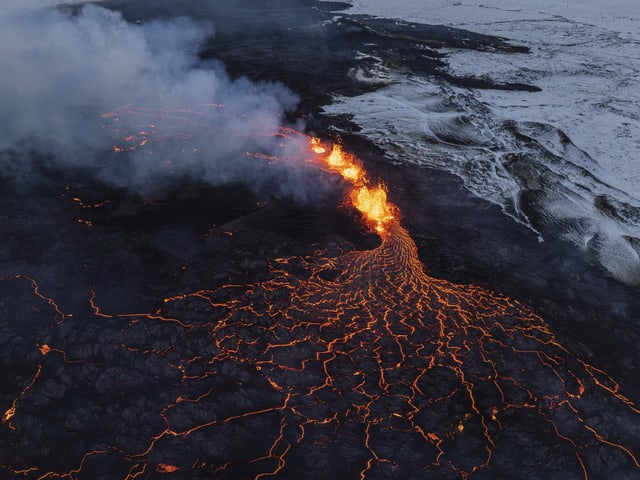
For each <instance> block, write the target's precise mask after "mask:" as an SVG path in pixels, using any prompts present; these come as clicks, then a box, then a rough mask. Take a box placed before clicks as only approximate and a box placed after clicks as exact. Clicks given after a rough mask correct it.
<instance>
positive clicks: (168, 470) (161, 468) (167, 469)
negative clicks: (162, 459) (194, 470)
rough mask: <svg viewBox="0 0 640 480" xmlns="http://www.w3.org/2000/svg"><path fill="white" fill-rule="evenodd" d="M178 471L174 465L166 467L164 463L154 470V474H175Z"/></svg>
mask: <svg viewBox="0 0 640 480" xmlns="http://www.w3.org/2000/svg"><path fill="white" fill-rule="evenodd" d="M178 470H180V469H179V468H178V467H176V466H175V465H167V464H166V463H161V464H159V465H158V467H157V468H156V472H158V473H173V472H177V471H178Z"/></svg>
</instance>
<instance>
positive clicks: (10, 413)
mask: <svg viewBox="0 0 640 480" xmlns="http://www.w3.org/2000/svg"><path fill="white" fill-rule="evenodd" d="M15 414H16V406H15V404H14V405H12V406H11V407H9V409H8V410H7V411H6V412H4V415H2V423H7V422H8V421H9V420H11V419H12V418H13V416H14V415H15Z"/></svg>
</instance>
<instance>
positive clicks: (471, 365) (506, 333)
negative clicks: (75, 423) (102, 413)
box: [2, 131, 640, 480]
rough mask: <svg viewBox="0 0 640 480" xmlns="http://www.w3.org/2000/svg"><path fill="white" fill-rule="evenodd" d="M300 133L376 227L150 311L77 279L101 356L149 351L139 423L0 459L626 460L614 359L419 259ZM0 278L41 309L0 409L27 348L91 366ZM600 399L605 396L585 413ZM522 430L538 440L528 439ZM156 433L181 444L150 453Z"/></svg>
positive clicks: (143, 357) (347, 466) (190, 468)
mask: <svg viewBox="0 0 640 480" xmlns="http://www.w3.org/2000/svg"><path fill="white" fill-rule="evenodd" d="M279 134H283V133H282V132H279ZM286 134H287V135H296V136H298V137H303V138H305V139H306V137H305V136H304V135H303V134H300V133H296V134H294V133H293V132H291V131H287V132H286ZM133 140H134V139H132V140H131V141H133ZM135 141H136V142H137V141H138V140H137V139H136V140H135ZM306 141H307V142H308V145H307V149H308V156H309V157H310V160H311V161H313V162H316V163H317V164H318V165H319V166H320V167H322V168H328V169H329V170H330V171H332V172H335V173H336V174H339V175H340V176H341V177H342V178H343V179H344V181H345V182H346V183H347V184H348V185H349V188H350V193H349V200H350V201H351V202H352V205H353V207H355V208H356V209H358V210H359V211H360V212H361V213H362V215H363V218H364V221H365V222H366V223H367V224H368V225H370V226H371V228H372V229H375V230H376V231H377V232H378V233H379V234H380V238H381V244H380V245H379V246H378V247H377V248H374V249H372V250H364V251H358V250H355V249H349V250H345V251H338V252H337V253H336V251H335V250H333V251H332V252H330V250H329V249H328V248H327V249H326V250H319V251H318V252H317V253H316V254H315V255H314V256H311V257H303V258H299V257H279V258H275V259H274V260H273V261H272V262H271V265H270V277H269V278H268V279H266V280H264V281H260V282H256V283H248V284H244V285H235V284H234V285H224V286H222V287H220V288H216V289H211V290H200V291H196V292H191V293H186V294H180V295H176V296H173V297H168V298H165V299H164V301H163V302H162V306H161V307H160V308H159V309H158V310H157V311H154V312H150V313H137V314H123V313H117V312H111V311H109V309H108V307H104V306H101V305H100V292H93V294H92V298H91V307H92V314H91V316H90V318H89V319H86V320H85V321H87V322H88V321H92V322H98V321H99V322H103V323H104V324H105V325H106V327H105V336H106V337H102V338H101V341H104V342H113V345H114V347H113V353H110V355H111V357H110V362H112V363H114V364H118V363H119V362H122V363H123V364H125V365H126V366H127V367H126V368H127V370H126V371H127V374H128V375H131V376H132V378H133V377H135V375H134V374H137V373H138V370H139V371H140V372H144V371H146V370H145V368H146V363H145V362H147V361H149V362H150V361H151V359H153V361H154V362H156V364H157V370H156V372H157V374H158V375H164V377H162V378H163V379H164V380H165V381H166V385H163V387H164V390H163V392H162V394H161V395H159V396H158V399H157V400H156V401H157V403H156V404H154V405H153V406H152V407H149V413H148V417H149V418H151V420H150V422H151V425H152V426H151V427H148V428H149V429H147V430H144V431H145V432H146V433H144V434H141V435H139V436H138V437H136V439H135V441H134V442H130V443H126V442H125V440H123V439H122V438H120V437H119V436H118V435H115V434H114V436H113V444H105V443H104V441H100V442H97V443H96V445H95V446H94V447H95V448H92V449H87V450H85V451H82V452H80V453H78V455H77V457H76V458H75V464H74V466H73V467H72V468H68V469H64V470H61V469H57V470H51V471H45V470H43V469H42V468H41V466H40V465H33V464H29V463H28V462H27V461H25V460H24V459H21V460H19V461H16V463H12V462H8V463H6V464H4V465H2V469H3V470H5V471H6V472H9V473H10V474H11V475H13V476H18V475H19V476H20V478H26V479H39V480H45V479H47V480H48V479H54V478H57V479H62V478H65V479H75V478H85V477H86V475H85V470H87V471H89V472H91V471H95V470H91V469H95V468H96V465H103V464H107V463H108V464H111V465H117V466H118V468H119V470H118V471H120V472H124V473H122V474H121V475H120V478H123V479H126V480H133V479H135V478H156V477H155V476H152V473H154V472H155V473H157V474H160V475H164V474H170V473H174V474H177V473H178V472H187V475H192V474H193V475H196V474H200V475H208V477H207V478H254V479H264V478H300V476H302V475H306V476H309V477H310V478H320V477H323V476H333V477H341V478H361V479H365V478H403V479H409V478H415V479H430V478H434V479H435V478H448V479H453V478H459V479H468V478H476V477H477V478H503V477H501V476H500V475H502V474H503V473H504V472H503V471H502V469H504V468H507V469H508V468H517V465H518V464H519V463H521V462H537V463H538V464H539V467H538V468H540V471H541V472H542V475H543V476H546V478H554V475H556V477H555V478H558V477H557V475H559V474H561V473H562V472H564V473H565V474H566V473H567V472H570V474H569V475H570V476H569V477H566V478H583V479H589V478H601V477H600V476H601V474H602V473H603V471H604V470H606V466H605V467H603V466H602V464H601V461H600V460H599V458H602V457H603V456H604V457H605V458H615V460H616V462H617V464H618V465H621V466H622V467H621V468H623V469H624V471H634V472H640V463H639V461H638V451H639V450H640V446H639V445H638V441H637V437H634V436H633V435H631V434H630V433H629V429H626V428H618V427H621V426H622V425H624V424H629V423H633V422H636V423H637V422H638V419H639V416H640V410H639V409H638V407H637V405H636V404H635V403H634V402H633V401H632V400H631V399H629V398H627V397H626V396H625V395H624V393H623V392H621V391H620V388H619V385H618V384H617V383H616V382H615V380H614V379H613V378H611V377H610V376H609V375H608V374H606V373H605V372H603V371H601V370H600V369H598V368H597V367H595V366H594V365H591V364H589V363H587V362H585V361H583V360H582V359H580V358H578V357H576V356H574V355H573V354H572V353H571V352H569V351H568V350H567V349H566V348H565V347H564V346H563V345H562V344H560V342H559V341H558V340H557V339H556V337H555V336H554V334H553V333H552V332H551V331H550V329H549V328H548V327H547V325H546V324H545V322H544V321H543V319H542V318H540V317H539V316H537V315H536V314H535V313H533V312H532V311H531V310H529V309H528V308H527V307H525V306H523V305H521V304H519V303H518V302H516V301H513V300H511V299H509V298H507V297H505V296H502V295H497V294H494V293H492V292H489V291H487V290H485V289H483V288H481V287H478V286H475V285H456V284H453V283H451V282H448V281H445V280H440V279H437V278H433V277H430V276H428V275H427V274H426V273H425V271H424V268H423V265H422V263H421V261H420V259H419V257H418V252H417V248H416V245H415V243H414V242H413V240H412V239H411V237H410V235H409V234H408V232H407V231H406V230H405V229H404V228H403V226H402V225H401V223H400V221H399V220H398V214H397V208H396V207H395V206H394V205H392V204H391V203H390V202H389V200H388V199H387V192H386V188H385V187H384V185H382V184H378V185H375V186H371V185H370V179H369V178H368V176H367V173H366V171H365V169H364V166H363V165H362V163H361V162H360V161H359V160H358V159H357V158H356V157H355V156H353V155H350V154H346V153H345V152H343V150H342V148H341V147H340V146H339V145H337V144H334V145H333V147H332V148H331V151H330V152H329V153H328V149H327V148H326V147H325V146H324V145H323V144H322V142H320V141H319V140H318V139H315V138H313V139H307V140H306ZM139 143H140V142H138V144H139ZM125 150H126V148H125ZM258 158H260V157H258ZM275 161H277V159H275ZM76 203H82V202H76ZM95 208H100V207H99V206H96V207H95ZM2 281H3V282H25V281H27V282H28V286H29V287H30V288H31V289H32V292H33V295H32V297H33V300H34V304H37V305H38V308H40V309H41V310H42V311H46V312H48V313H49V314H50V315H51V317H52V319H53V320H52V322H51V325H50V331H49V333H48V335H47V338H46V341H47V343H42V342H40V343H38V345H39V347H38V346H37V345H36V346H34V348H39V350H40V352H41V354H42V355H40V356H39V357H38V362H41V363H39V364H38V365H37V370H36V372H35V375H33V376H32V377H31V378H29V379H26V380H25V381H24V388H22V389H21V391H20V393H19V395H17V397H16V398H15V399H14V400H13V403H12V404H11V405H10V406H9V408H8V410H6V413H5V415H4V418H3V421H4V423H5V425H9V424H8V421H9V420H12V421H13V422H14V424H15V425H20V423H19V422H20V421H22V420H20V419H21V418H22V415H26V414H27V413H26V412H27V411H28V409H27V408H25V407H26V405H28V403H29V401H30V397H29V393H30V392H33V391H35V390H38V388H39V387H40V384H41V382H43V381H44V380H43V377H45V376H46V377H47V380H48V381H54V379H55V377H54V375H55V369H52V368H43V366H46V365H57V367H58V369H63V370H65V369H67V370H71V371H74V372H75V371H77V372H81V371H82V369H86V368H94V369H98V370H99V369H101V368H108V365H107V366H106V367H105V366H104V365H102V364H100V363H99V362H96V361H95V360H92V359H91V358H82V356H79V354H78V352H82V351H85V350H83V347H84V344H83V342H80V343H78V344H75V345H74V344H73V342H69V344H68V345H66V346H63V345H57V344H56V343H55V341H56V338H57V336H56V334H57V332H58V330H59V329H62V328H63V327H65V324H71V323H72V322H78V321H79V320H76V319H75V318H73V317H70V316H68V315H66V314H64V312H63V310H62V308H61V307H59V306H58V305H57V304H56V302H55V301H54V300H53V299H51V298H48V297H46V296H44V295H43V294H42V293H40V291H39V288H38V285H37V283H36V282H35V281H33V280H29V279H25V278H18V277H10V278H5V279H3V280H2ZM107 327H108V328H107ZM140 332H144V334H142V335H141V333H140ZM149 332H154V337H153V338H151V339H148V340H147V339H146V337H147V336H148V334H149ZM43 341H44V340H43ZM53 362H57V363H55V364H54V363H53ZM132 365H133V366H132ZM131 370H133V372H132V371H131ZM41 372H46V374H45V373H41ZM162 372H164V373H162ZM78 378H84V377H82V376H81V375H79V377H78ZM125 378H126V376H125ZM81 387H82V386H81ZM108 395H110V396H111V397H113V399H114V401H120V402H122V401H123V400H122V399H120V397H119V396H118V392H109V393H108ZM613 406H615V408H616V409H617V410H616V411H618V412H622V413H621V414H619V415H618V416H617V417H616V418H614V419H611V420H610V422H609V423H603V422H600V421H598V420H597V417H596V415H597V414H599V412H600V411H601V410H603V409H604V410H606V409H608V408H612V407H613ZM23 408H24V411H25V413H22V412H23ZM7 428H8V427H7ZM105 428H110V426H105ZM19 430H20V429H19V428H18V433H19ZM5 433H6V434H9V435H13V436H14V437H12V438H15V435H18V433H16V432H15V431H11V432H10V431H8V430H5ZM532 439H533V440H532ZM538 439H541V440H538ZM532 441H536V442H537V443H536V445H541V447H540V448H539V449H537V450H532V449H531V442H532ZM174 449H179V450H180V451H182V452H185V453H184V455H183V456H182V457H178V456H176V457H170V459H167V458H165V456H164V455H166V453H165V452H167V451H170V452H171V451H173V450H174ZM505 465H506V467H505ZM510 466H511V467H510ZM113 468H115V467H113ZM176 478H183V477H176ZM184 478H187V477H184ZM541 478H543V477H541Z"/></svg>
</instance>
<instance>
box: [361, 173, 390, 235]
mask: <svg viewBox="0 0 640 480" xmlns="http://www.w3.org/2000/svg"><path fill="white" fill-rule="evenodd" d="M351 200H352V202H353V205H354V207H356V208H357V209H358V210H359V211H360V212H361V213H362V214H363V215H364V217H365V218H366V219H367V220H369V221H371V222H372V223H373V224H374V225H375V229H376V231H378V233H382V232H384V230H385V225H386V224H387V223H389V221H391V220H393V213H392V211H393V209H392V206H391V204H390V203H389V202H388V201H387V191H386V190H385V188H384V186H382V185H378V186H377V187H374V188H369V187H367V186H366V185H363V186H362V187H360V188H359V189H357V190H355V191H354V192H352V194H351Z"/></svg>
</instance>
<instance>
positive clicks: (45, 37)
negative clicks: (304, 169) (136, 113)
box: [0, 5, 304, 195]
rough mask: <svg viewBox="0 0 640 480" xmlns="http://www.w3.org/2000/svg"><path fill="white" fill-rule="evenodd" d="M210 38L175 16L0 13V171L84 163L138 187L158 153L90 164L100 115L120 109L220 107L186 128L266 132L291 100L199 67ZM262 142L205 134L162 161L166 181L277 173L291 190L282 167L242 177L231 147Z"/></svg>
mask: <svg viewBox="0 0 640 480" xmlns="http://www.w3.org/2000/svg"><path fill="white" fill-rule="evenodd" d="M213 34H214V27H213V25H212V24H211V23H209V22H204V21H195V20H193V19H189V18H184V17H183V18H172V19H163V20H153V21H150V22H145V23H143V24H131V23H128V22H127V21H125V20H124V19H123V17H122V15H121V14H120V13H118V12H114V11H111V10H107V9H105V8H101V7H98V6H95V5H86V6H84V7H82V8H81V9H80V10H79V11H78V12H76V13H71V12H70V11H64V10H56V9H28V8H22V9H18V8H8V9H7V10H6V11H5V13H4V14H0V64H1V65H2V69H3V73H2V75H0V129H1V131H2V132H3V133H2V135H0V177H2V176H4V177H8V176H13V177H19V176H20V175H24V174H25V172H29V171H30V168H31V167H32V158H34V154H37V155H36V156H38V158H42V157H43V156H44V157H45V158H47V159H48V161H53V162H54V165H56V166H73V167H83V168H88V169H90V170H92V171H93V172H95V174H96V175H98V177H99V178H100V179H101V180H103V181H108V182H111V183H115V184H118V185H120V186H129V187H134V188H138V189H144V188H148V187H149V185H151V184H154V183H155V182H157V181H158V178H159V176H161V175H162V172H163V168H165V167H163V163H162V161H160V159H158V158H150V157H149V155H146V156H144V155H143V154H142V153H141V154H138V155H136V154H135V153H134V154H133V155H131V158H129V160H128V161H127V162H125V163H124V164H123V163H122V162H120V163H119V164H118V165H117V167H114V166H113V165H111V164H109V162H104V161H102V160H99V159H100V158H101V157H100V154H101V153H104V152H105V151H110V150H111V149H112V148H113V145H114V144H116V143H117V141H118V134H117V132H116V131H115V130H114V129H112V128H104V121H103V119H102V118H101V114H102V113H104V112H108V111H112V110H113V109H114V108H117V107H120V106H122V105H127V104H135V105H137V106H143V107H149V108H154V109H162V108H168V109H171V108H176V107H180V108H184V107H187V108H188V107H191V106H201V105H202V104H205V103H221V104H224V112H225V115H219V116H215V115H214V116H206V115H204V116H200V117H199V118H198V121H197V125H191V127H190V128H192V129H195V130H196V131H200V132H210V133H216V132H234V133H237V132H245V133H249V132H275V131H276V130H277V128H278V126H279V125H280V124H281V122H282V114H283V112H284V111H287V110H289V109H291V108H293V107H295V105H296V104H297V97H296V96H295V95H294V94H293V93H292V92H291V91H289V90H288V89H287V88H286V87H284V86H283V85H281V84H277V83H252V82H250V81H249V80H247V79H237V80H232V79H230V78H229V76H228V75H227V74H226V72H225V70H224V67H223V66H222V65H221V64H220V63H219V62H209V63H207V64H203V63H202V62H201V61H200V60H199V59H198V57H197V52H198V48H199V46H200V44H201V43H202V42H203V40H205V39H206V38H207V37H208V36H210V35H213ZM127 122H130V123H131V125H127ZM135 123H136V122H135V121H134V120H132V119H129V118H121V119H120V123H119V124H118V128H119V130H120V131H122V130H126V129H132V130H133V129H135V127H136V125H135ZM172 128H175V125H173V126H171V125H164V124H163V123H162V122H159V123H158V124H157V125H156V129H157V131H156V135H159V136H162V135H171V134H173V133H175V132H173V131H171V129H172ZM203 137H205V136H204V135H203ZM273 148H274V138H273V137H272V136H269V135H243V134H231V135H230V134H227V133H224V134H218V135H213V136H212V135H209V140H208V142H205V144H202V143H201V144H200V145H199V148H198V149H197V150H198V151H197V152H194V153H193V154H182V155H180V158H179V162H173V163H172V166H171V168H172V172H173V174H174V175H176V176H191V177H197V178H198V179H205V180H207V181H209V182H212V183H220V182H223V181H234V180H240V179H243V180H244V179H246V178H247V177H250V178H253V179H254V181H258V182H260V181H263V180H264V179H263V178H262V177H266V178H269V176H274V175H280V176H285V177H288V178H285V179H284V182H285V183H287V182H288V186H287V185H282V184H281V185H280V187H279V188H280V189H281V190H283V192H284V193H287V194H294V195H303V194H304V193H301V192H300V191H299V190H301V187H300V186H299V183H300V182H299V180H300V178H299V177H296V174H295V173H291V171H289V172H287V173H285V174H283V172H282V169H280V170H279V169H274V170H273V172H271V173H265V174H263V173H260V174H258V173H257V172H256V171H253V172H249V174H247V169H249V170H250V169H251V165H250V163H251V162H250V160H251V159H244V158H243V155H242V152H244V151H245V150H248V149H252V150H258V151H265V152H269V151H271V150H273ZM8 152H9V153H8ZM253 163H255V161H254V162H253ZM292 175H293V177H294V178H293V179H291V178H290V177H291V176H292ZM271 180H272V181H273V178H271ZM280 180H282V179H281V178H278V181H280ZM296 184H297V186H293V185H296Z"/></svg>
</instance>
